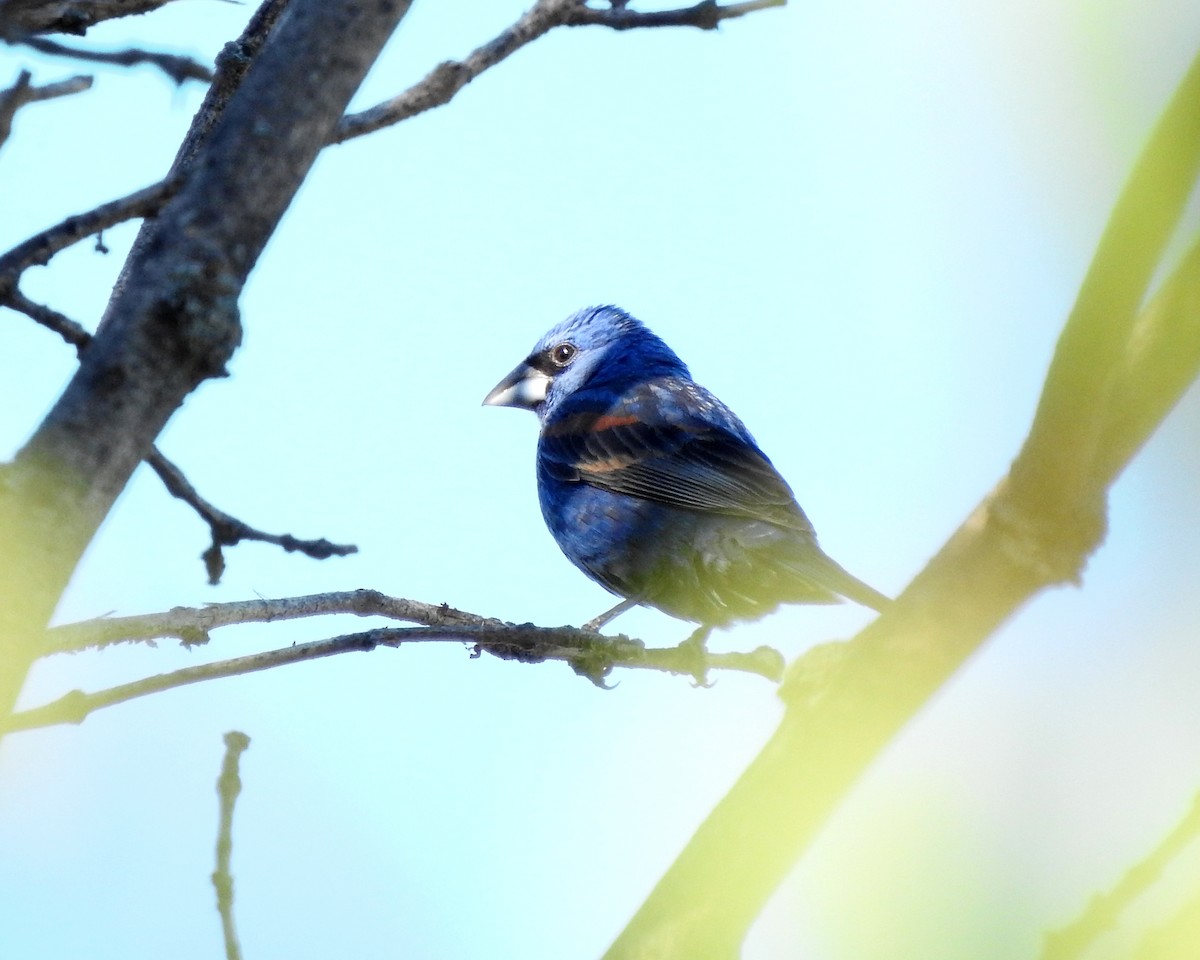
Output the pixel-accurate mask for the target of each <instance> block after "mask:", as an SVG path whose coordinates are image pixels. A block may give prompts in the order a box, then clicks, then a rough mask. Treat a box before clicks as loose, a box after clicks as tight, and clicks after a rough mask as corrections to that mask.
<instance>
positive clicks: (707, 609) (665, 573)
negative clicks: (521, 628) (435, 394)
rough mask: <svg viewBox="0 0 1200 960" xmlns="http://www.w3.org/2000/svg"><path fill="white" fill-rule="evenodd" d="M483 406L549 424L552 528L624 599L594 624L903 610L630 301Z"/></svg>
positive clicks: (544, 473)
mask: <svg viewBox="0 0 1200 960" xmlns="http://www.w3.org/2000/svg"><path fill="white" fill-rule="evenodd" d="M483 403H484V405H487V406H498V407H517V408H522V409H527V410H532V411H533V412H534V413H535V414H536V415H537V418H538V421H539V423H540V432H539V436H538V444H537V459H536V462H537V487H538V500H539V503H540V505H541V509H542V517H543V519H544V520H545V522H546V526H547V527H548V528H549V530H550V533H551V534H552V535H553V537H554V539H555V541H556V542H557V543H558V546H559V548H560V549H561V550H562V552H563V553H564V554H565V555H566V556H567V558H568V559H569V560H570V561H571V562H572V563H573V564H575V566H576V567H578V568H579V569H580V570H582V571H583V572H584V573H585V574H587V576H589V577H591V578H592V579H593V580H595V581H596V582H597V583H599V584H600V585H601V586H602V587H604V588H605V589H607V590H608V591H610V592H611V593H613V594H615V595H616V596H618V597H620V598H622V599H621V602H620V603H618V604H617V605H616V606H614V607H613V608H611V609H610V610H606V611H605V612H604V613H602V614H600V615H599V616H597V617H595V618H593V619H592V620H590V621H588V622H587V623H586V624H584V628H585V629H588V630H593V631H599V630H600V629H601V628H602V627H603V626H605V625H606V624H607V623H609V622H610V621H611V620H612V619H614V618H615V617H617V616H619V615H620V614H622V613H624V612H625V611H627V610H629V609H632V608H633V607H635V606H648V607H654V608H657V609H659V610H661V611H662V612H664V613H666V614H668V615H670V616H672V617H675V618H678V619H680V620H685V621H690V622H693V623H698V624H700V625H701V628H700V629H701V630H711V629H713V628H716V627H725V626H728V625H730V624H732V623H735V622H738V621H747V620H756V619H758V618H760V617H763V616H765V615H767V614H769V613H771V612H773V611H774V610H776V609H777V608H778V607H779V606H780V605H781V604H792V603H800V604H804V603H808V604H827V603H839V602H841V598H846V599H849V600H852V601H854V602H856V603H859V604H862V605H864V606H866V607H870V608H871V609H873V610H876V611H880V612H882V611H883V609H884V608H885V607H886V606H887V605H888V603H890V602H891V601H890V600H889V599H888V598H887V597H886V596H884V595H883V594H882V593H880V592H879V591H878V590H875V589H874V588H873V587H870V586H868V585H867V584H866V583H864V582H863V581H862V580H859V579H858V578H857V577H855V576H853V575H852V574H850V573H849V572H847V571H846V570H845V569H843V568H842V567H841V566H840V565H839V564H838V563H837V562H836V561H834V560H833V559H831V558H830V557H829V556H828V555H826V553H825V552H824V551H823V550H822V549H821V547H820V546H819V545H818V543H817V536H816V532H815V531H814V529H813V525H812V523H810V522H809V519H808V517H807V516H806V515H805V513H804V511H803V510H801V509H800V505H799V504H798V503H797V502H796V498H795V496H794V495H793V493H792V489H791V487H789V486H788V484H787V481H785V480H784V479H783V477H782V476H781V475H780V473H779V471H778V470H777V469H776V468H775V466H774V465H773V464H772V463H771V461H770V460H769V459H768V458H767V456H766V454H764V453H763V452H762V450H761V449H759V446H758V444H757V443H756V442H755V440H754V437H753V436H751V434H750V432H749V431H748V430H747V429H746V427H745V426H744V425H743V423H742V421H741V420H739V419H738V417H737V416H736V415H735V414H734V413H733V411H732V410H730V409H729V407H727V406H726V405H725V404H724V403H722V402H721V401H720V400H718V399H717V398H716V397H715V396H714V395H713V394H712V393H710V392H709V391H708V390H706V389H705V388H704V387H702V386H701V385H700V384H698V383H697V382H696V381H695V380H693V379H692V375H691V373H690V372H689V370H688V368H687V366H686V365H685V364H684V362H683V361H682V360H680V359H679V357H678V356H677V355H676V354H675V352H674V351H673V350H671V348H670V347H668V346H667V344H666V343H665V342H664V341H663V340H662V339H661V338H659V337H658V336H657V335H656V334H654V333H653V332H651V330H650V329H649V328H648V327H646V326H645V324H643V323H642V322H641V321H640V320H637V319H635V318H634V317H632V316H631V315H630V314H628V313H626V312H625V311H624V310H622V309H620V308H619V307H616V306H612V305H605V306H594V307H586V308H584V309H582V310H579V311H578V312H576V313H573V314H572V315H570V316H569V317H567V318H566V319H565V320H563V321H562V322H561V323H559V324H558V325H557V326H555V327H553V328H552V329H551V330H549V331H548V332H547V333H546V334H545V335H544V336H543V337H542V338H541V339H540V340H539V341H538V342H537V344H536V346H534V348H533V350H532V352H531V353H530V354H529V355H528V356H527V357H526V358H525V359H524V360H523V361H522V362H521V363H519V364H518V365H517V366H516V368H515V369H514V370H513V371H512V372H511V373H509V374H508V376H506V377H505V378H504V379H503V380H501V381H500V382H499V383H498V384H496V386H495V387H493V388H492V390H491V391H490V392H489V393H488V394H487V396H486V397H485V398H484V400H483ZM705 635H707V634H705Z"/></svg>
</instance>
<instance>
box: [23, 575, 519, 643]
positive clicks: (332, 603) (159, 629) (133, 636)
mask: <svg viewBox="0 0 1200 960" xmlns="http://www.w3.org/2000/svg"><path fill="white" fill-rule="evenodd" d="M339 614H342V615H344V614H353V615H354V616H358V617H386V618H388V619H390V620H400V621H403V622H405V623H419V624H421V625H422V626H426V627H454V626H473V627H483V626H489V625H497V626H498V625H502V624H503V621H501V620H496V619H493V618H490V617H481V616H479V615H478V614H475V613H468V612H467V611H465V610H457V609H455V608H454V607H451V606H450V605H448V604H445V603H441V604H438V603H423V602H421V601H420V600H406V599H404V598H403V597H391V596H388V595H387V594H385V593H380V592H379V591H378V590H345V591H337V592H333V593H315V594H309V595H307V596H303V597H281V598H278V599H271V600H268V599H262V598H260V599H257V600H235V601H232V602H230V603H210V604H206V605H205V606H203V607H174V608H173V609H171V610H168V611H166V612H165V613H149V614H140V615H138V616H133V617H99V618H97V619H95V620H84V621H81V622H79V623H69V624H64V625H63V626H61V627H54V628H53V629H51V630H49V631H47V637H48V639H49V645H48V646H47V649H46V653H47V654H52V653H77V652H79V651H82V650H98V649H103V648H104V647H108V646H111V645H112V644H116V643H150V644H153V643H154V642H155V641H156V640H164V639H167V638H169V637H170V638H175V639H178V640H180V641H182V643H183V645H184V646H185V647H190V646H196V645H198V644H202V643H207V642H208V637H209V633H210V632H211V631H213V630H217V629H220V628H221V627H229V626H234V625H236V624H245V623H274V622H276V621H278V620H298V619H302V618H308V617H323V616H336V615H339Z"/></svg>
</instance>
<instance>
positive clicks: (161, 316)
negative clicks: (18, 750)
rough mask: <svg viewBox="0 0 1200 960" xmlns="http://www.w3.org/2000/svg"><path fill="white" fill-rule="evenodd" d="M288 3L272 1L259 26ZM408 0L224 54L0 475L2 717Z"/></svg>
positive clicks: (324, 4)
mask: <svg viewBox="0 0 1200 960" xmlns="http://www.w3.org/2000/svg"><path fill="white" fill-rule="evenodd" d="M282 6H283V5H282V4H281V3H272V2H270V0H269V2H268V3H267V5H266V6H265V8H262V9H260V11H259V16H256V17H255V18H253V19H252V26H254V27H255V28H256V29H257V28H259V27H262V25H263V24H264V23H266V24H268V25H269V24H270V23H273V22H274V16H275V14H276V12H277V11H278V10H280V9H282ZM408 6H409V4H408V2H407V0H290V2H289V3H288V4H287V10H288V15H287V16H286V17H280V18H279V19H278V22H277V23H274V26H272V27H270V29H269V31H267V30H264V32H265V33H266V39H265V42H263V43H262V47H261V50H260V51H259V52H258V54H257V55H256V56H255V57H254V69H252V70H251V69H247V66H246V64H238V63H237V53H236V50H237V48H236V47H235V52H234V53H233V55H232V56H231V57H230V58H227V59H226V60H225V63H226V64H228V65H229V71H230V73H231V74H232V75H234V76H236V77H242V76H243V75H244V79H241V82H240V85H238V86H237V89H236V90H235V91H234V92H233V94H232V95H231V96H228V99H227V101H226V100H224V99H221V98H222V97H224V96H225V91H222V92H220V93H218V94H215V95H214V96H216V97H217V99H216V100H210V99H208V98H206V100H205V104H204V105H202V107H201V118H200V120H199V121H197V123H194V124H193V134H194V136H193V135H192V134H189V137H188V139H187V141H185V144H184V146H183V147H182V148H181V150H180V154H179V156H178V157H177V163H181V164H184V165H185V166H186V167H187V168H188V175H187V176H186V178H185V182H184V185H183V187H182V188H181V189H180V191H179V193H178V194H176V195H175V196H174V197H173V198H172V199H171V200H170V201H168V202H167V204H166V205H165V206H164V207H163V209H162V210H161V211H160V213H159V215H158V217H157V218H156V219H155V220H154V221H153V224H154V226H153V228H151V229H150V231H149V233H147V232H146V230H145V229H143V232H142V234H141V235H140V236H141V237H150V239H149V240H148V241H147V242H135V245H134V249H133V251H132V252H131V254H130V257H129V260H128V262H127V265H126V268H125V270H124V271H123V272H122V275H121V278H120V279H119V280H118V283H117V286H116V289H115V290H114V293H113V297H112V299H111V300H110V302H109V307H108V310H107V311H106V314H105V316H104V318H103V319H102V320H101V322H100V324H99V327H98V329H97V332H96V335H95V337H94V339H93V341H92V343H91V345H90V346H89V347H88V348H87V349H86V350H85V351H84V353H83V356H82V357H81V359H80V364H79V369H78V370H77V371H76V373H75V375H74V376H73V377H72V379H71V381H70V382H69V383H68V385H67V387H66V389H65V390H64V391H63V393H62V395H61V396H60V398H59V399H58V401H57V402H56V403H55V404H54V406H53V407H52V408H51V410H50V411H49V413H48V414H47V415H46V417H45V419H44V420H43V421H42V423H41V424H40V425H39V426H38V427H37V429H36V430H35V431H34V433H33V435H32V437H31V438H30V439H29V441H28V443H26V444H25V446H24V447H23V448H22V449H21V450H20V451H19V452H18V453H17V456H16V458H15V459H14V460H13V462H12V463H10V464H8V465H5V466H4V467H3V468H0V485H2V487H3V492H4V496H3V497H0V567H3V568H4V569H8V570H17V571H20V574H19V576H14V577H13V578H12V579H11V580H10V581H9V582H7V583H5V584H4V587H3V590H2V593H3V596H2V597H0V664H3V668H2V669H0V715H4V714H6V713H8V712H9V711H10V710H11V709H12V704H13V703H15V700H16V695H17V691H18V690H19V689H20V686H21V684H22V683H23V681H24V677H25V675H26V672H27V669H28V666H29V664H30V663H32V660H33V659H34V658H36V656H38V646H39V643H40V638H41V635H42V634H43V632H44V630H45V626H46V624H47V623H48V622H49V619H50V615H51V611H52V610H53V607H54V604H55V603H56V602H57V600H58V598H59V596H60V595H61V593H62V590H63V588H64V586H65V584H66V582H67V580H68V578H69V577H70V575H71V573H72V571H73V570H74V569H75V566H76V565H77V563H78V561H79V558H80V556H81V555H82V553H83V550H84V548H85V547H86V545H87V544H88V543H89V542H90V541H91V539H92V537H93V536H94V534H95V531H96V529H97V528H98V526H99V524H100V522H101V521H102V520H103V519H104V517H105V516H106V515H107V514H108V512H109V510H110V509H111V507H112V504H113V502H114V500H115V499H116V497H117V495H118V494H119V493H120V492H121V490H123V489H124V488H125V486H126V484H127V483H128V481H129V478H130V476H131V475H132V474H133V471H134V470H135V469H136V468H137V466H138V464H139V463H141V462H142V460H144V459H145V458H146V457H147V456H148V455H149V454H150V451H151V448H152V446H153V443H154V440H155V438H156V437H157V436H158V434H159V433H160V432H161V431H162V428H163V426H164V425H165V424H166V422H167V420H168V419H169V418H170V417H171V415H172V414H173V413H174V412H175V411H176V410H177V409H178V408H179V406H180V405H181V404H182V403H183V401H184V399H185V398H186V397H187V396H188V395H189V394H190V393H191V392H192V391H193V390H194V389H196V387H197V386H199V384H201V383H202V382H204V381H205V380H206V379H209V378H211V377H216V376H221V375H222V374H223V373H224V372H225V365H226V363H227V362H228V359H229V357H230V356H232V354H233V352H234V350H236V348H237V346H238V344H239V342H240V339H241V318H240V316H239V313H238V306H237V304H238V297H239V295H240V293H241V291H242V288H243V286H244V284H245V281H246V278H247V276H248V275H249V273H250V271H251V270H252V269H253V267H254V265H255V263H256V262H257V260H258V257H259V255H260V254H261V252H262V250H263V247H264V246H265V245H266V242H267V240H268V239H269V238H270V236H271V235H272V233H273V232H274V230H275V228H276V226H277V225H278V223H279V219H280V217H282V215H283V212H284V211H285V210H286V209H287V207H288V205H289V204H290V203H291V200H292V198H293V197H294V196H295V193H296V191H297V189H298V188H299V186H300V184H301V183H302V182H303V180H304V178H305V177H306V176H307V174H308V171H309V169H310V167H311V166H312V163H313V161H314V159H315V158H316V155H317V153H318V152H319V151H320V150H321V148H322V147H323V146H324V145H325V144H326V143H327V142H328V140H329V137H330V134H331V133H332V130H333V128H334V126H335V125H336V123H337V121H338V120H339V119H340V118H341V116H342V115H343V114H344V113H345V110H346V105H347V103H348V102H349V100H350V97H351V96H352V94H353V93H354V91H355V90H357V89H358V87H359V85H360V84H361V82H362V79H363V77H364V76H365V75H366V72H367V70H368V69H369V67H370V66H371V64H372V63H373V62H374V61H375V59H376V58H377V57H378V55H379V52H380V50H381V49H382V47H383V45H384V43H386V42H387V39H388V38H389V37H390V36H391V33H392V31H393V30H394V29H395V27H396V25H397V24H398V23H399V22H400V19H401V18H402V17H403V16H404V14H405V13H406V12H407V10H408ZM248 29H250V28H248ZM211 89H212V88H210V91H211ZM222 104H223V106H222ZM213 116H215V117H216V119H215V120H213V121H212V125H211V128H210V127H208V126H206V124H207V122H208V120H209V119H211V117H213ZM264 116H269V117H270V118H271V122H270V123H269V124H264V123H263V117H264ZM192 151H199V152H202V153H203V162H200V161H199V155H198V154H196V153H193V152H192ZM189 157H190V158H192V159H191V160H190V161H189V159H188V158H189Z"/></svg>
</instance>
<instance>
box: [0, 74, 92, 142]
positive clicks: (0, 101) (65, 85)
mask: <svg viewBox="0 0 1200 960" xmlns="http://www.w3.org/2000/svg"><path fill="white" fill-rule="evenodd" d="M31 76H32V75H31V74H30V72H29V71H28V70H22V71H21V72H20V74H18V75H17V82H16V83H14V84H13V85H12V86H11V87H9V88H8V89H7V90H0V145H3V143H4V141H5V140H7V139H8V136H9V134H10V133H12V122H13V117H14V116H15V115H16V113H17V111H18V110H20V109H21V108H22V107H23V106H25V105H26V104H29V103H36V102H38V101H39V100H53V99H54V98H56V97H67V96H70V95H71V94H73V93H80V92H81V91H83V90H87V89H88V88H89V87H91V85H92V78H91V77H86V76H76V77H71V78H69V79H67V80H60V81H58V82H57V83H48V84H45V85H44V86H40V87H35V86H34V85H33V84H31V83H30V82H29V81H30V78H31Z"/></svg>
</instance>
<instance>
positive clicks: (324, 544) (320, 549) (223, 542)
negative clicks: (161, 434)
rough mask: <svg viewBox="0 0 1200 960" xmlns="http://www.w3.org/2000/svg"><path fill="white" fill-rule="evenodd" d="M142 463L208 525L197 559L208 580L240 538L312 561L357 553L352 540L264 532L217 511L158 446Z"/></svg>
mask: <svg viewBox="0 0 1200 960" xmlns="http://www.w3.org/2000/svg"><path fill="white" fill-rule="evenodd" d="M146 463H148V464H149V465H150V467H151V469H152V470H153V471H154V472H155V473H157V474H158V476H159V479H161V480H162V482H163V485H164V486H165V487H166V488H167V491H168V492H169V493H170V494H171V496H173V497H178V498H179V499H180V500H182V501H183V502H184V503H186V504H188V505H189V506H191V507H192V509H193V510H195V511H196V512H197V513H198V514H200V518H201V519H202V520H203V521H204V522H205V523H207V524H208V528H209V530H210V531H211V532H212V546H210V547H209V548H208V549H207V550H205V551H204V553H203V554H201V558H202V559H203V560H204V569H205V570H206V571H207V572H208V582H209V583H212V584H217V583H220V582H221V575H222V574H223V573H224V572H225V554H224V552H223V551H224V548H225V547H236V546H237V545H238V544H239V543H241V542H242V541H243V540H259V541H261V542H263V543H273V544H275V545H276V546H278V547H282V548H283V549H284V550H286V551H287V552H288V553H293V552H297V553H303V554H304V555H305V556H308V557H312V558H313V559H314V560H328V559H329V558H330V557H345V556H348V555H350V554H352V553H358V547H356V546H355V545H354V544H352V543H347V544H339V543H331V542H330V541H328V540H326V539H325V538H324V537H322V538H321V539H319V540H300V539H298V538H296V537H293V536H292V535H291V534H290V533H284V534H275V533H264V532H263V531H262V530H257V529H255V528H254V527H252V526H250V525H249V524H248V523H244V522H243V521H241V520H239V519H237V517H232V516H230V515H229V514H228V513H226V512H225V511H224V510H218V509H217V508H216V507H214V506H213V505H212V504H211V503H209V502H208V501H207V500H205V499H204V498H203V497H202V496H200V494H199V493H197V492H196V488H195V487H193V486H192V485H191V483H189V482H188V479H187V477H185V476H184V475H183V472H182V471H181V470H180V469H179V468H178V467H177V466H175V464H173V463H172V462H171V461H170V460H168V459H167V458H166V457H165V456H163V454H162V451H160V450H159V449H158V447H154V448H153V449H152V450H151V451H150V456H148V457H147V458H146Z"/></svg>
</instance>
